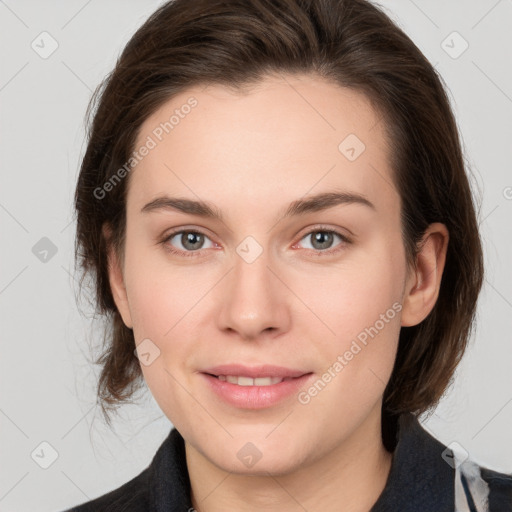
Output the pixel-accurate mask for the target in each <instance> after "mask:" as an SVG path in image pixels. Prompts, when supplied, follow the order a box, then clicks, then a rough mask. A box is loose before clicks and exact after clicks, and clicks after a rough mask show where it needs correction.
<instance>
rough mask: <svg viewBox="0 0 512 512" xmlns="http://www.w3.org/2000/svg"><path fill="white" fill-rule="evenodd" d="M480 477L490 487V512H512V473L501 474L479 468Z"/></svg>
mask: <svg viewBox="0 0 512 512" xmlns="http://www.w3.org/2000/svg"><path fill="white" fill-rule="evenodd" d="M479 470H480V476H481V478H482V479H483V480H484V481H485V483H486V484H487V485H488V487H489V510H490V512H494V511H495V510H496V511H503V512H512V473H500V472H498V471H494V470H492V469H489V468H486V467H483V466H479Z"/></svg>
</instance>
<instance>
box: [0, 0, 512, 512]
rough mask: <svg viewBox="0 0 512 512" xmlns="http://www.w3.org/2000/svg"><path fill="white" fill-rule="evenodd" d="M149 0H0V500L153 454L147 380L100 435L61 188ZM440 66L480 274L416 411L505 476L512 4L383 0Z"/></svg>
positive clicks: (41, 497)
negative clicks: (472, 303) (469, 332)
mask: <svg viewBox="0 0 512 512" xmlns="http://www.w3.org/2000/svg"><path fill="white" fill-rule="evenodd" d="M160 3H161V2H159V1H155V0H153V1H148V0H146V1H142V0H139V1H135V0H130V1H127V0H108V1H102V2H100V1H98V0H89V1H86V0H67V1H64V0H61V1H47V2H36V1H29V0H19V1H14V0H6V1H2V0H0V52H1V58H2V62H1V75H0V105H1V115H0V133H1V136H0V140H1V153H0V158H1V180H2V181H1V187H0V222H1V238H0V240H1V255H2V259H1V266H0V308H1V321H2V323H1V330H0V334H1V337H2V338H1V339H2V356H1V359H0V364H1V368H0V379H1V388H0V389H1V402H0V432H1V437H0V443H1V450H2V451H1V455H0V460H1V462H0V511H5V512H7V511H9V512H13V511H29V510H30V511H33V510H38V511H40V512H44V511H58V510H62V509H64V508H66V507H69V506H71V505H73V504H77V503H79V502H82V501H86V500H89V499H92V498H94V497H96V496H98V495H100V494H103V493H105V492H107V491H110V490H112V489H114V488H115V487H118V486H120V485H121V484H123V483H125V482H127V481H128V480H129V479H131V478H133V477H134V476H136V475H137V474H138V473H140V472H141V471H142V470H143V469H144V468H145V467H146V466H147V465H148V464H149V463H150V461H151V459H152V457H153V455H154V454H155V452H156V450H157V448H158V446H159V445H160V444H161V442H162V441H163V439H164V438H165V436H166V435H167V433H168V431H169V429H170V426H171V425H170V423H169V421H168V420H167V418H166V417H165V416H163V414H162V412H161V411H160V409H159V408H158V406H157V404H156V402H155V401H154V400H153V398H152V397H151V395H150V393H149V392H146V393H145V394H143V395H142V397H141V400H140V405H133V406H126V407H123V408H122V409H121V411H120V412H121V418H120V419H119V420H117V421H116V422H115V424H114V427H115V430H114V432H111V431H110V430H109V429H108V428H107V427H106V426H105V425H104V423H103V421H102V418H101V416H100V414H99V410H98V408H97V406H96V405H95V386H96V379H97V375H98V372H97V369H96V368H94V367H93V366H92V365H91V364H90V363H89V362H88V358H89V346H90V344H91V343H93V344H95V345H96V346H97V345H98V344H99V342H100V341H101V338H100V336H99V333H100V328H101V324H100V323H99V322H98V321H96V322H93V320H92V317H91V309H90V308H87V307H86V304H87V300H85V301H84V302H83V308H84V309H85V315H82V314H80V312H79V310H78V308H77V305H76V301H75V292H76V278H75V277H74V276H73V237H74V232H75V231H74V230H75V228H74V224H73V220H72V219H73V217H72V196H73V190H74V186H75V180H76V176H77V170H78V163H79V159H80V156H81V155H82V154H83V151H84V129H83V119H84V114H85V109H86V105H87V102H88V99H89V97H90V95H91V92H92V90H93V89H94V88H95V87H96V85H97V84H98V83H99V82H100V81H101V79H102V78H103V77H104V76H105V75H106V74H107V73H108V72H109V71H110V70H111V68H112V66H113V65H114V63H115V59H116V58H117V56H118V54H119V52H120V51H121V49H122V48H123V46H124V45H125V44H126V42H127V41H128V39H129V38H130V36H131V35H132V34H133V32H134V31H135V30H136V28H137V27H139V26H140V25H141V24H142V22H143V21H144V20H145V18H146V17H147V16H148V15H149V14H150V13H152V12H153V11H154V10H155V9H156V7H157V6H158V5H159V4H160ZM381 5H384V6H385V8H386V10H387V12H388V13H389V14H390V15H391V16H392V18H393V19H395V20H396V21H397V22H398V23H399V24H400V25H401V27H402V28H403V29H404V30H405V31H406V32H407V33H408V34H409V35H410V36H411V38H412V39H413V40H414V41H415V42H416V44H417V45H418V46H419V47H420V49H421V50H422V51H423V52H424V53H425V55H426V56H427V58H429V60H430V61H431V62H432V63H433V64H434V65H435V66H436V68H437V69H438V70H439V71H440V73H441V75H442V76H443V77H444V79H445V81H446V83H447V86H448V88H449V91H450V96H451V100H452V103H453V107H454V109H455V113H456V116H457V118H458V122H459V126H460V128H461V132H462V137H463V141H464V146H465V149H466V158H467V161H468V163H469V165H470V166H471V168H472V169H473V174H474V176H473V177H472V178H471V181H472V184H473V186H474V187H475V189H480V190H481V191H482V207H481V211H480V213H479V220H480V228H481V234H482V237H483V242H484V245H485V258H486V270H487V278H486V281H485V285H484V289H483V291H482V294H481V299H480V303H479V310H478V327H477V329H476V331H475V334H474V336H473V339H472V342H471V347H470V349H469V351H468V353H467V354H466V356H465V358H464V360H463V361H462V363H461V365H460V367H459V369H458V371H457V377H456V382H455V384H454V385H453V387H452V388H451V389H450V390H449V391H448V393H447V394H446V397H445V399H444V400H443V401H442V403H441V405H440V406H439V407H438V408H437V410H436V411H435V414H433V415H432V416H431V417H430V418H429V419H428V420H426V421H425V422H424V424H425V426H426V427H427V429H428V430H429V431H430V432H432V434H433V435H435V436H436V437H437V438H438V439H440V440H441V441H442V442H444V443H445V444H449V443H452V442H457V443H459V445H461V446H462V447H463V448H464V449H465V450H467V452H469V455H470V457H471V458H472V459H473V460H475V461H476V462H478V463H480V464H482V465H487V466H489V467H491V468H493V469H496V470H499V471H507V472H512V443H511V442H510V432H511V430H512V429H511V425H512V378H511V371H512V368H511V361H512V345H511V334H510V333H511V330H512V329H511V328H512V321H511V318H512V284H511V282H512V279H511V278H512V272H511V267H510V262H512V250H511V249H512V244H511V235H512V223H511V220H512V173H511V171H510V169H511V156H512V152H511V145H512V122H511V118H512V71H511V62H512V59H511V56H512V36H511V32H512V31H511V28H512V0H500V1H497V0H473V1H462V0H457V1H455V0H452V1H446V0H436V1H433V0H428V1H427V0H414V1H413V0H398V1H397V0H395V1H391V0H386V1H383V2H381Z"/></svg>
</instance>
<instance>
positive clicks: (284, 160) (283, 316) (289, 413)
mask: <svg viewBox="0 0 512 512" xmlns="http://www.w3.org/2000/svg"><path fill="white" fill-rule="evenodd" d="M191 96H194V97H195V98H196V99H197V101H198V104H197V106H196V107H195V108H194V109H192V110H191V112H190V113H189V114H188V115H187V116H185V117H184V118H183V119H180V122H179V124H178V125H176V126H175V127H174V129H173V131H172V132H170V133H169V134H167V135H166V136H165V137H164V138H163V139H162V141H161V142H159V143H158V145H157V146H156V147H155V148H154V149H152V150H151V151H150V152H149V154H148V155H147V156H146V157H144V158H143V159H142V161H141V162H140V163H139V164H137V166H136V168H135V169H134V170H133V171H131V175H130V176H129V180H130V182H129V190H128V196H127V205H126V208H127V226H126V242H125V244H126V245H125V256H124V260H122V259H120V258H118V257H117V255H116V254H115V253H114V252H113V251H112V250H111V252H110V258H109V261H110V266H109V268H110V270H109V273H110V283H111V287H112V291H113V294H114V297H115V301H116V304H117V307H118V309H119V311H120V313H121V315H122V318H123V321H124V322H125V324H126V325H127V326H128V327H130V328H132V329H133V332H134V337H135V340H136V343H137V344H139V343H141V342H142V340H144V339H146V338H149V339H150V340H151V342H152V343H154V346H157V347H158V349H159V350H160V355H159V357H157V358H156V359H155V360H154V361H153V362H152V363H151V364H150V365H148V366H145V365H141V368H142V371H143V374H144V378H145V380H146V382H147V385H148V387H149V389H150V391H151V393H152V394H153V396H154V398H155V400H156V401H157V403H158V404H159V406H160V407H161V409H162V411H163V412H164V413H165V414H166V416H167V417H168V418H169V420H170V421H171V422H172V424H173V425H174V426H175V427H176V428H177V429H178V431H179V432H180V433H181V435H182V436H183V437H184V439H185V443H186V459H187V465H188V470H189V476H190V480H191V486H192V501H193V505H194V507H195V509H196V510H198V511H200V512H215V511H221V510H228V509H230V510H239V511H245V510H251V511H254V510H266V511H274V510H275V511H277V510H279V511H280V512H282V511H283V510H285V511H295V510H297V511H299V510H300V511H302V510H304V509H306V510H309V511H317V510H318V511H319V510H321V511H323V512H326V511H327V512H328V511H334V510H336V511H339V510H340V507H341V506H342V507H343V510H345V511H352V512H356V511H361V512H362V511H368V510H369V509H370V508H371V506H372V505H373V504H374V503H375V501H376V500H377V498H378V496H379V495H380V493H381V492H382V490H383V488H384V486H385V484H386V479H387V477H388V475H389V470H390V467H391V462H392V454H391V453H389V452H387V451H386V450H385V448H384V445H383V443H382V439H381V405H382V395H383V393H384V389H385V387H386V384H387V382H388V380H389V377H390V375H391V371H392V368H393V363H394V360H395V356H396V350H397V345H398V337H399V332H400V328H401V326H411V325H416V324H418V323H420V322H421V321H422V320H423V319H424V318H425V317H426V316H427V315H428V313H429V312H430V311H431V310H432V308H433V306H434V304H435V302H436V300H437V297H438V293H439V286H440V281H441V276H442V272H443V268H444V263H445V256H446V249H447V244H448V238H449V237H448V231H447V229H446V227H445V226H444V225H443V224H439V223H436V224H432V225H431V226H429V229H428V230H427V231H426V233H425V236H424V241H425V243H424V245H423V248H422V250H421V252H420V253H419V254H418V257H417V260H416V268H415V269H411V270H410V271H408V269H407V266H406V259H405V250H404V246H403V243H402V239H401V232H400V197H399V195H398V192H397V190H396V188H395V186H394V185H393V179H392V172H391V168H390V167H389V163H388V161H389V148H388V144H387V141H386V138H385V137H386V136H385V132H384V124H383V121H382V120H381V118H380V116H379V115H377V113H376V112H375V111H374V110H373V109H372V108H371V105H370V103H369V102H368V101H367V99H366V97H365V96H364V95H362V94H361V93H359V92H357V91H353V90H349V89H343V88H341V87H339V86H337V85H335V84H332V83H329V82H327V81H325V80H323V79H321V78H319V77H316V76H312V75H304V76H299V75H294V76H291V75H284V76H279V77H277V76H274V77H271V76H269V77H266V78H265V79H262V81H261V82H260V83H258V85H257V86H256V87H253V88H251V90H250V91H249V92H248V93H247V94H236V93H234V92H233V91H231V90H229V89H227V88H225V87H223V86H210V87H208V88H203V87H201V88H199V87H197V88H192V89H189V90H187V91H186V92H183V93H181V94H180V95H178V96H175V97H174V98H172V99H171V100H169V101H168V102H167V103H166V104H165V105H163V106H162V108H160V109H159V110H158V111H157V112H155V113H154V114H153V115H152V116H151V117H150V118H148V119H147V120H146V121H145V122H144V123H143V125H142V126H141V131H140V133H139V137H138V140H137V144H136V146H137V147H139V146H140V145H142V144H143V143H144V141H145V140H147V136H148V135H149V136H150V135H151V134H152V131H153V130H154V129H155V127H157V126H158V125H159V123H160V122H163V121H165V120H167V119H169V116H170V115H171V114H172V112H173V111H174V109H176V108H180V106H181V105H183V104H185V103H186V101H187V99H188V98H190V97H191ZM348 134H356V135H357V137H358V138H359V139H360V140H362V141H363V142H364V144H365V146H366V149H365V150H364V151H363V152H362V153H361V154H360V156H359V157H358V158H357V159H356V160H354V161H350V160H348V159H347V158H346V157H345V156H344V155H343V154H342V153H341V152H340V150H339V149H338V146H339V144H340V142H341V141H342V140H343V139H344V138H345V137H346V136H347V135H348ZM333 190H337V191H340V190H343V191H350V192H356V193H359V194H361V195H364V196H365V197H366V198H367V199H368V200H369V201H371V202H372V203H373V204H374V206H375V210H373V209H371V208H369V207H367V206H364V205H361V204H358V203H352V204H339V205H337V206H333V207H331V208H329V209H325V210H321V211H316V212H309V213H306V214H304V215H301V216H294V217H288V218H284V217H283V215H282V214H283V212H284V210H285V209H286V207H287V206H288V204H289V203H291V202H292V201H295V200H297V199H300V198H303V196H306V197H309V196H311V195H313V194H317V193H320V192H329V191H333ZM164 193H165V194H167V195H170V196H176V197H182V198H188V199H192V200H197V199H198V198H200V199H202V200H205V201H208V202H209V203H211V204H213V205H215V207H216V208H217V209H219V210H221V211H222V214H223V221H222V222H221V221H219V220H216V219H210V218H203V217H200V216H198V215H193V214H185V213H182V212H178V211H175V210H174V211H173V210H171V209H168V210H161V211H153V212H150V213H149V212H145V213H142V212H141V209H142V208H143V206H144V205H146V204H147V203H148V202H150V201H152V200H153V199H155V198H156V197H159V196H161V195H163V194H164ZM171 228H182V229H183V230H186V229H189V230H192V231H193V230H197V231H200V232H202V233H204V234H205V235H206V238H204V241H203V242H202V241H201V239H200V240H199V242H197V241H196V242H195V244H196V245H193V246H192V249H190V248H188V249H187V247H185V246H184V245H182V243H181V242H182V241H183V240H182V239H181V237H180V236H175V237H174V238H172V239H169V240H167V241H166V242H165V241H164V242H162V240H165V238H166V235H168V234H170V231H171ZM315 228H316V230H317V231H321V232H322V233H323V232H324V231H325V230H327V231H328V230H329V229H331V230H337V231H338V232H339V233H341V234H342V235H344V236H347V237H350V239H351V242H350V243H345V242H344V241H343V240H342V239H340V238H338V237H337V236H334V237H333V239H332V242H331V245H329V244H327V245H326V246H323V247H324V248H322V246H320V248H319V245H318V243H316V244H315V238H314V236H312V235H311V232H312V231H314V230H315ZM108 233H109V232H108V227H107V226H105V235H106V236H108ZM351 233H352V235H353V236H352V235H351ZM247 236H251V237H253V238H254V239H255V240H256V241H257V242H258V244H259V245H260V246H261V248H262V250H263V252H262V254H261V255H260V256H259V257H258V258H257V259H256V260H255V261H254V262H252V263H250V264H249V263H247V262H246V261H245V260H244V259H243V258H242V257H240V256H239V254H238V253H237V252H236V249H237V247H238V245H239V244H240V243H241V242H242V241H243V240H244V239H245V238H246V237H247ZM201 243H202V245H201ZM166 246H167V247H169V246H171V247H174V248H175V249H176V250H181V251H187V250H188V252H189V253H191V252H195V255H194V256H193V257H186V256H182V255H176V254H172V253H170V252H169V251H168V250H166ZM188 247H190V246H188ZM196 247H197V249H194V248H196ZM322 251H323V253H322ZM328 251H334V252H331V253H330V254H329V253H328ZM394 303H398V304H399V305H401V311H399V312H397V314H396V315H395V316H394V318H392V319H390V320H389V321H388V322H386V323H385V326H384V328H382V329H381V330H380V331H379V332H378V335H376V336H375V337H374V338H373V339H371V340H370V341H369V342H368V344H367V345H366V346H364V347H363V348H362V350H361V351H360V352H359V353H358V354H357V355H356V356H354V357H353V359H352V360H350V361H348V364H347V365H346V366H344V367H343V369H342V371H339V372H338V373H337V374H336V377H335V378H333V379H332V380H331V381H330V382H329V383H328V384H327V385H326V386H325V387H324V388H323V389H322V390H321V391H320V392H319V393H318V394H317V395H316V396H314V397H313V398H311V400H310V402H309V403H307V404H301V403H299V401H298V400H297V396H296V395H293V396H292V397H290V398H289V399H286V400H284V401H282V402H281V403H279V404H278V405H276V406H273V407H269V408H266V409H260V410H250V409H240V408H236V407H233V406H231V405H229V404H227V403H225V402H223V401H222V400H221V399H218V398H217V397H216V395H214V394H213V393H212V392H211V391H210V389H209V388H208V387H207V386H206V385H205V383H204V381H203V377H202V376H201V375H200V374H199V373H198V372H200V371H201V370H203V369H206V368H207V367H208V366H213V365H216V364H222V363H235V362H239V363H245V364H247V365H251V366H252V365H257V364H264V363H270V364H276V365H282V366H287V367H291V368H298V369H301V370H304V372H308V371H311V372H314V374H315V376H316V377H318V378H320V377H321V376H322V375H323V374H324V372H325V371H326V370H327V368H329V367H332V365H333V363H334V362H335V361H336V360H337V357H338V355H340V354H341V355H343V354H344V353H345V352H346V351H347V350H349V348H350V345H351V343H352V341H353V340H354V339H356V337H357V335H358V334H359V333H361V332H362V331H364V329H365V328H366V327H369V326H372V325H374V324H375V322H376V321H377V320H378V319H379V318H381V316H380V315H382V314H385V313H386V311H387V310H389V309H390V308H391V307H392V305H393V304H394ZM247 442H251V443H253V444H254V445H255V446H257V448H258V449H259V451H260V452H261V454H262V457H261V459H260V460H259V461H258V462H257V463H256V464H255V465H254V466H252V467H250V468H249V467H246V466H245V465H244V464H243V463H242V462H241V461H240V460H239V459H238V457H237V452H238V451H239V450H240V449H241V448H242V447H243V446H244V445H245V444H246V443H247Z"/></svg>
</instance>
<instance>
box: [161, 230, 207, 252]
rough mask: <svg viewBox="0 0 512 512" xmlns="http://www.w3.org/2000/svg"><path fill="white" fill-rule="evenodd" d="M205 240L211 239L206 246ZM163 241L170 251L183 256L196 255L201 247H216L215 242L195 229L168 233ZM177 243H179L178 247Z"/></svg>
mask: <svg viewBox="0 0 512 512" xmlns="http://www.w3.org/2000/svg"><path fill="white" fill-rule="evenodd" d="M205 240H209V242H210V245H208V244H206V246H205ZM162 243H163V244H164V245H165V247H166V248H167V249H168V250H169V251H170V252H172V253H174V254H179V255H181V256H195V254H194V252H197V251H199V250H200V249H211V248H212V247H214V244H213V242H212V241H211V240H210V239H209V238H208V237H207V236H206V235H205V234H204V233H201V232H199V231H193V230H182V231H175V232H174V233H171V234H170V235H168V236H167V237H166V238H165V239H164V240H163V241H162ZM175 244H177V245H178V247H177V248H176V245H175Z"/></svg>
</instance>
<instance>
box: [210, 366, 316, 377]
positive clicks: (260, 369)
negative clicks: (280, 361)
mask: <svg viewBox="0 0 512 512" xmlns="http://www.w3.org/2000/svg"><path fill="white" fill-rule="evenodd" d="M202 373H209V374H211V375H216V376H217V377H218V376H219V375H233V376H243V377H251V378H253V379H255V378H256V377H302V375H305V374H306V373H311V372H305V371H303V370H295V369H293V368H285V367H284V366H274V365H270V364H265V365H260V366H245V365H243V364H221V365H219V366H212V367H211V368H207V369H206V370H202Z"/></svg>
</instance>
